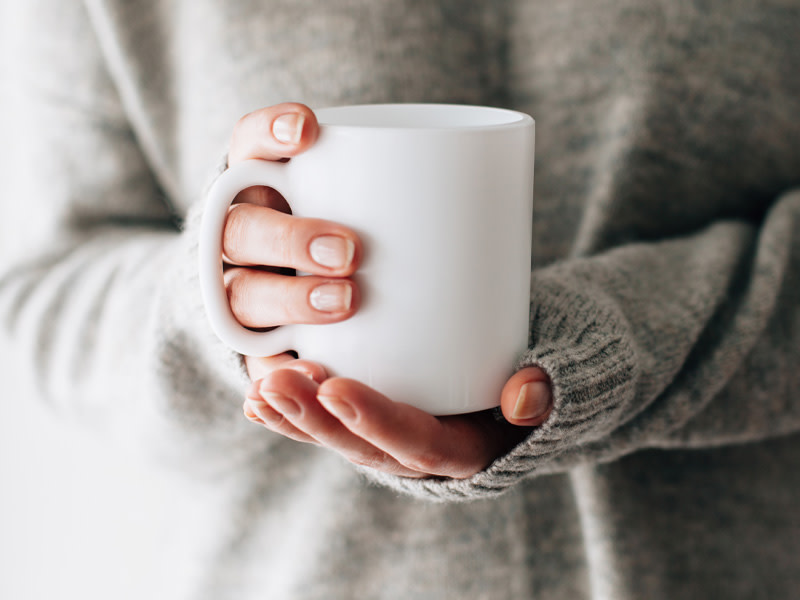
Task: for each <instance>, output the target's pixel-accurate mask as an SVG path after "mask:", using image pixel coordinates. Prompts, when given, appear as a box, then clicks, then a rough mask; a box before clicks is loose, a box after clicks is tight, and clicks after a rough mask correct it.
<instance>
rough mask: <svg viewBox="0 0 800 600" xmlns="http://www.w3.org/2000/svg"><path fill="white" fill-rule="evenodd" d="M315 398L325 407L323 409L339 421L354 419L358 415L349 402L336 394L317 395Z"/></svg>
mask: <svg viewBox="0 0 800 600" xmlns="http://www.w3.org/2000/svg"><path fill="white" fill-rule="evenodd" d="M317 400H319V403H320V404H322V406H323V407H325V410H327V411H328V412H329V413H331V414H332V415H333V416H334V417H336V418H337V419H339V420H340V421H355V420H356V417H357V416H358V415H357V414H356V411H355V409H354V408H353V407H352V406H351V405H350V404H349V403H347V402H345V401H344V400H342V399H341V398H339V397H337V396H322V395H320V396H317Z"/></svg>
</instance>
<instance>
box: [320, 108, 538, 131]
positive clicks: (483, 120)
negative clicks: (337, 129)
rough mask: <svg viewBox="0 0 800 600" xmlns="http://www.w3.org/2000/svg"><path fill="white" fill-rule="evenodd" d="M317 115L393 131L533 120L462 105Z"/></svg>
mask: <svg viewBox="0 0 800 600" xmlns="http://www.w3.org/2000/svg"><path fill="white" fill-rule="evenodd" d="M315 114H316V115H317V119H318V120H319V122H320V124H322V125H328V126H345V127H366V128H392V129H470V128H493V127H504V126H509V125H514V124H518V123H521V122H523V121H526V120H529V119H530V117H529V116H528V115H525V114H523V113H519V112H516V111H513V110H507V109H503V108H492V107H487V106H470V105H461V104H364V105H358V106H340V107H335V108H323V109H320V110H317V111H315Z"/></svg>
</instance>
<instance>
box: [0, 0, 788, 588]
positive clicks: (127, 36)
mask: <svg viewBox="0 0 800 600" xmlns="http://www.w3.org/2000/svg"><path fill="white" fill-rule="evenodd" d="M2 10H3V13H2V15H0V19H2V20H3V22H4V23H5V25H6V26H7V27H6V30H7V31H6V35H4V37H3V40H2V44H3V47H2V54H3V56H4V58H5V60H6V63H7V64H6V68H5V69H4V71H3V85H4V89H3V90H2V94H1V95H0V107H1V108H2V119H3V130H2V138H3V146H5V147H6V148H10V149H12V152H10V153H8V154H9V156H8V157H7V158H5V159H4V160H3V161H2V165H0V169H2V173H1V176H0V203H2V211H1V212H0V251H2V255H1V256H2V263H1V264H0V349H1V350H2V356H4V357H12V356H13V359H14V362H15V365H16V366H15V368H14V370H13V372H10V373H8V372H4V378H9V380H10V381H11V384H12V385H18V386H19V389H25V390H29V391H28V392H27V393H26V395H25V396H24V397H22V396H20V397H16V401H20V402H43V403H47V404H49V405H51V406H52V407H53V408H54V410H57V411H60V412H62V413H64V414H65V415H71V416H74V417H76V418H78V419H79V420H81V421H84V422H86V423H88V424H91V426H92V427H93V428H100V429H102V430H104V431H105V432H107V433H108V439H109V440H114V441H115V442H117V443H119V444H121V445H124V446H127V447H135V448H138V449H141V450H142V451H145V452H147V453H149V454H151V455H152V457H153V458H154V460H157V461H159V462H160V463H162V464H165V465H169V466H170V467H171V468H173V469H174V472H175V477H176V478H184V479H185V480H186V482H187V483H186V484H187V485H192V486H194V490H195V491H194V494H196V495H200V496H202V494H203V493H204V492H203V490H204V489H205V490H208V493H209V494H211V492H212V490H213V493H214V495H215V498H221V500H219V501H218V504H217V508H216V510H215V511H214V512H213V513H210V514H209V516H208V518H207V520H206V521H205V522H203V524H202V526H201V527H198V529H197V532H196V536H194V537H192V538H191V539H186V540H185V550H186V551H185V553H184V554H183V556H182V561H183V562H182V564H181V565H180V566H177V565H176V567H175V569H174V574H175V575H174V578H175V579H174V580H173V581H172V582H170V586H169V589H170V590H172V591H171V592H170V596H169V598H170V600H172V599H176V598H177V599H178V600H201V599H202V600H225V599H235V600H249V599H255V598H259V599H261V598H281V599H306V598H325V599H330V598H342V599H350V600H352V599H361V598H364V599H372V598H386V599H389V598H397V599H408V598H426V599H432V600H433V599H436V600H438V599H443V598H458V599H459V600H467V599H483V598H485V599H492V600H495V599H497V600H502V599H511V598H513V599H519V598H542V599H547V600H552V599H569V600H580V599H588V598H610V599H615V600H626V599H640V598H641V599H648V600H659V599H676V598H681V599H684V598H702V599H706V598H712V597H714V598H769V599H772V598H797V597H798V596H800V512H799V511H798V504H800V476H798V473H799V472H800V437H798V436H797V431H798V430H799V429H800V394H798V390H800V191H798V189H800V39H799V38H800V8H799V7H798V4H797V3H796V2H793V1H790V0H767V1H763V2H757V1H755V0H731V1H729V2H708V1H699V0H641V1H638V2H637V1H634V0H603V1H591V0H559V1H558V2H546V1H544V0H508V1H502V2H488V1H487V2H478V1H475V0H262V1H258V0H237V1H235V2H225V1H224V0H196V1H192V2H189V1H186V2H180V1H177V0H173V1H169V0H139V1H137V2H130V1H125V0H85V1H84V2H78V1H77V0H25V1H24V2H23V1H19V2H13V3H12V2H7V3H4V4H3V7H2ZM11 24H13V25H11ZM286 100H294V101H299V102H305V103H307V104H309V105H310V106H312V107H319V106H323V105H337V104H348V103H364V102H381V101H392V102H404V101H414V102H418V101H425V102H458V103H478V104H489V105H499V106H509V107H513V108H516V109H520V110H523V111H525V112H528V113H530V114H531V115H533V116H534V117H535V119H536V120H537V156H536V193H535V200H534V204H535V207H534V217H533V227H534V245H533V257H532V259H533V264H534V272H533V283H532V288H531V321H530V325H531V329H530V335H531V342H530V348H529V350H528V352H527V353H526V354H525V356H524V357H523V358H522V361H521V363H520V366H524V365H534V364H535V365H539V366H540V367H542V368H543V369H544V370H546V371H547V373H548V374H549V375H550V377H551V379H552V382H553V386H554V402H555V407H554V410H553V413H552V416H551V417H550V418H549V420H548V421H547V422H546V423H545V424H544V425H542V426H541V427H539V428H538V429H536V430H535V431H534V432H533V433H532V434H531V435H530V437H529V438H528V439H527V440H526V441H524V442H523V443H522V444H520V445H519V446H518V447H517V448H515V449H514V450H513V451H511V452H510V453H509V454H508V455H507V456H504V457H502V458H500V459H499V460H498V461H496V462H495V463H494V464H493V465H491V466H490V467H489V468H488V469H487V470H486V471H484V472H482V473H479V474H478V475H476V476H474V477H473V478H471V479H468V480H463V481H442V480H425V481H418V480H405V479H402V478H396V477H388V476H380V475H377V474H375V473H362V472H358V471H357V470H356V469H354V468H353V467H351V466H350V465H349V464H348V463H345V462H344V461H343V460H341V459H340V458H339V457H337V456H335V455H334V454H332V453H329V452H326V451H324V450H321V449H318V448H312V447H309V446H304V445H300V444H297V443H295V442H292V441H290V440H286V439H283V438H281V437H279V436H276V435H274V434H271V433H269V432H267V431H266V430H264V429H263V428H260V427H257V426H254V425H252V424H251V423H248V422H247V421H246V420H245V419H244V418H243V417H242V411H241V403H242V400H243V395H244V391H245V386H246V383H247V377H246V375H245V373H244V370H243V368H242V362H241V357H239V356H237V355H236V354H234V353H232V352H231V351H230V350H228V349H227V348H225V347H224V346H223V345H222V344H221V343H220V342H219V341H218V340H216V338H215V337H214V336H213V335H212V334H211V332H210V330H209V327H208V325H207V322H206V319H205V317H204V313H203V309H202V304H201V300H200V295H199V291H198V282H197V273H196V264H195V248H196V244H197V239H196V231H197V220H198V217H199V215H201V214H202V209H203V191H204V189H205V188H206V186H207V184H208V183H209V181H210V180H211V179H212V178H213V177H214V176H215V175H216V173H217V168H216V164H217V163H218V161H219V157H220V156H222V155H224V151H225V145H226V142H227V139H228V137H229V135H230V132H231V129H232V127H233V124H234V123H235V121H236V120H237V119H238V118H239V117H240V116H242V115H243V114H245V113H247V112H249V111H251V110H254V109H256V108H259V107H262V106H266V105H269V104H273V103H276V102H280V101H286ZM6 384H7V383H6ZM6 384H4V385H6ZM198 490H199V491H198ZM153 597H156V598H157V597H159V594H158V593H154V595H153ZM162 597H165V596H162Z"/></svg>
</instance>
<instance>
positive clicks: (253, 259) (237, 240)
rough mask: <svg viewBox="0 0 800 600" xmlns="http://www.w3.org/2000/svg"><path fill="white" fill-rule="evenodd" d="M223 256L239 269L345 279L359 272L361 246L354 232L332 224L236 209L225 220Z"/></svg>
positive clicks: (257, 208)
mask: <svg viewBox="0 0 800 600" xmlns="http://www.w3.org/2000/svg"><path fill="white" fill-rule="evenodd" d="M222 251H223V253H224V254H225V257H226V259H227V260H228V261H230V262H231V263H234V264H238V265H242V266H251V265H269V266H274V267H288V268H291V269H298V270H300V271H305V272H307V273H315V274H318V275H328V276H333V277H347V276H349V275H352V274H353V272H355V270H356V268H357V267H358V263H359V261H360V258H361V243H360V241H359V238H358V236H357V235H356V234H355V232H353V231H351V230H350V229H348V228H347V227H345V226H343V225H339V224H337V223H333V222H330V221H324V220H322V219H300V218H298V217H293V216H291V215H287V214H285V213H283V212H280V211H277V210H273V209H271V208H264V207H261V206H256V205H253V204H236V205H234V206H232V207H231V209H230V210H229V211H228V216H227V219H226V221H225V228H224V231H223V235H222Z"/></svg>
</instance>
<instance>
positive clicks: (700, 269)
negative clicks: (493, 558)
mask: <svg viewBox="0 0 800 600" xmlns="http://www.w3.org/2000/svg"><path fill="white" fill-rule="evenodd" d="M799 231H800V190H794V191H790V192H787V193H785V194H783V195H782V196H780V197H779V198H777V199H775V201H774V202H773V203H772V204H771V206H770V207H769V209H768V210H767V211H766V214H765V215H764V216H763V219H761V220H759V221H758V222H755V221H754V222H745V221H735V220H727V221H720V222H715V223H713V224H710V225H708V226H707V227H705V228H704V229H702V230H700V231H698V232H695V233H693V234H691V235H687V236H685V237H681V238H678V239H670V240H666V241H658V242H652V243H635V244H630V245H626V246H621V247H618V248H615V249H612V250H609V251H606V252H604V253H602V254H598V255H596V256H591V257H585V258H580V259H572V260H565V261H562V262H558V263H556V264H553V265H551V266H549V267H547V268H544V269H542V270H537V271H535V272H534V273H533V278H532V288H531V290H532V292H531V340H532V342H531V345H530V348H529V349H528V351H527V352H526V353H525V355H524V356H523V357H522V359H521V361H520V363H519V365H518V366H519V367H520V368H522V367H525V366H529V365H536V366H539V367H541V368H542V369H544V370H545V371H546V372H547V373H548V375H549V376H550V378H551V380H552V385H553V392H554V408H553V411H552V414H551V415H550V417H549V419H548V420H547V421H546V422H545V423H544V424H543V425H542V426H541V427H538V428H536V429H535V430H534V431H533V432H532V433H531V435H530V436H529V437H528V439H527V440H525V441H524V442H523V443H521V444H520V445H518V446H517V447H516V448H515V449H513V450H512V451H511V452H510V453H509V454H508V455H506V456H503V457H501V458H500V459H499V460H497V461H496V462H495V463H494V464H492V465H490V466H489V467H488V468H487V469H486V470H485V471H483V472H481V473H478V474H477V475H475V476H474V477H472V478H470V479H466V480H412V479H403V478H398V477H389V476H384V475H379V474H375V473H369V474H368V476H369V477H370V478H373V479H375V480H378V481H380V482H381V483H383V484H386V485H390V486H393V487H395V488H396V489H398V490H402V491H404V492H407V493H410V494H413V495H416V496H419V497H423V498H427V499H430V500H438V501H445V500H450V501H453V500H469V499H475V498H481V497H488V496H494V495H498V494H500V493H502V492H503V491H504V490H506V489H508V488H509V487H511V486H513V485H515V484H516V483H518V482H520V481H521V480H524V479H526V478H530V477H533V476H536V475H538V474H544V473H552V472H558V471H564V470H567V469H569V468H571V467H574V466H576V465H579V464H583V463H597V462H607V461H611V460H614V459H616V458H619V457H621V456H623V455H626V454H628V453H631V452H634V451H636V450H639V449H644V448H704V447H713V446H718V445H724V444H734V443H741V442H747V441H756V440H760V439H764V438H768V437H772V436H779V435H784V434H789V433H793V432H797V431H798V430H800V402H798V396H797V391H798V390H800V369H798V368H797V366H798V364H800V234H798V232H799Z"/></svg>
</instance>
